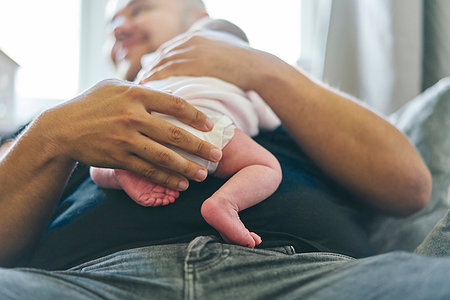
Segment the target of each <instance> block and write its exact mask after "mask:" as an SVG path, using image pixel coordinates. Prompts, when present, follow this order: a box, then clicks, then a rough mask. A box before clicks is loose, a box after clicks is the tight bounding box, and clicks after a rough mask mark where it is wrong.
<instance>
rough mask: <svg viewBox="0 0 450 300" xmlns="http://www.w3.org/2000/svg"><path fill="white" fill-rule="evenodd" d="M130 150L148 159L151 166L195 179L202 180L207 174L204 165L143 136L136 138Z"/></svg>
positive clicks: (149, 174)
mask: <svg viewBox="0 0 450 300" xmlns="http://www.w3.org/2000/svg"><path fill="white" fill-rule="evenodd" d="M131 152H133V153H134V154H135V155H136V156H138V157H140V158H142V159H144V160H145V161H148V162H149V163H151V164H152V165H153V166H157V167H158V168H163V169H166V170H170V171H175V172H177V173H180V174H181V175H183V176H186V177H188V178H190V179H193V180H196V181H203V180H204V179H205V178H206V176H207V172H208V171H207V170H206V169H205V168H204V167H202V166H199V165H197V164H196V163H194V162H192V161H190V160H188V159H186V158H184V157H182V156H181V155H180V154H178V153H176V152H175V151H173V150H171V149H169V148H167V147H165V146H163V145H161V144H159V143H157V142H154V141H152V140H151V139H149V138H147V137H144V136H141V137H140V138H138V139H136V141H135V143H134V147H133V148H132V149H131ZM152 172H156V170H155V169H153V170H152ZM143 175H145V176H147V177H151V176H152V174H151V173H150V172H147V174H143ZM150 179H152V178H150Z"/></svg>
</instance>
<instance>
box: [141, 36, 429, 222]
mask: <svg viewBox="0 0 450 300" xmlns="http://www.w3.org/2000/svg"><path fill="white" fill-rule="evenodd" d="M165 46H166V47H162V48H160V49H159V50H158V55H159V62H157V63H156V64H153V65H152V66H151V70H148V72H147V75H145V76H144V77H146V79H144V80H143V81H142V82H141V83H144V82H146V81H149V80H158V79H163V78H166V77H168V76H176V75H180V76H182V75H186V76H212V77H216V78H220V79H222V80H225V81H228V82H231V83H233V84H235V85H237V86H239V87H241V88H242V89H244V90H255V91H256V92H258V93H259V94H260V95H261V96H262V97H263V98H264V99H265V101H266V102H267V103H268V104H269V106H271V108H272V109H273V110H274V112H275V113H276V114H277V115H278V117H279V118H280V119H281V120H282V123H283V125H284V126H285V128H286V129H287V130H288V131H289V132H290V134H291V135H292V137H293V138H294V139H295V140H296V142H297V143H298V144H299V146H300V147H301V148H302V149H303V150H304V151H305V153H306V154H307V155H308V156H309V157H310V158H311V159H312V160H313V161H314V162H315V163H316V164H317V165H318V166H319V167H320V168H321V169H322V171H323V172H325V173H326V174H328V175H329V176H330V177H331V178H333V179H334V180H335V181H336V182H337V183H339V184H340V185H341V186H343V187H344V188H346V189H347V190H348V191H350V192H351V193H353V194H354V195H355V196H357V198H358V199H361V201H364V202H366V203H368V204H369V205H371V206H372V207H374V208H376V209H379V210H381V211H384V212H386V213H390V214H393V215H399V216H404V215H408V214H411V213H413V212H416V211H417V210H419V209H421V208H423V207H424V206H425V205H426V204H427V203H428V201H429V199H430V194H431V175H430V172H429V171H428V169H427V167H426V165H425V164H424V162H423V160H422V158H421V157H420V155H419V154H418V152H417V151H416V149H415V148H414V146H412V145H411V143H410V142H409V141H408V139H407V138H406V136H405V135H404V134H402V133H401V132H400V131H399V130H397V129H396V128H395V127H394V126H392V125H391V124H390V123H389V122H387V121H386V120H384V119H383V118H381V117H380V116H378V115H377V114H375V113H374V112H372V111H371V110H370V109H368V108H366V107H364V106H362V105H360V104H359V103H357V101H355V100H354V99H352V98H350V97H348V96H346V95H344V94H343V93H340V92H337V91H334V90H332V89H330V88H328V87H326V86H324V85H322V84H319V83H317V82H315V81H313V80H311V79H310V78H308V77H307V76H306V75H305V74H303V73H302V72H301V71H299V70H298V69H296V68H294V67H292V66H290V65H288V64H286V63H284V62H283V61H282V60H280V59H279V58H277V57H275V56H273V55H271V54H268V53H265V52H262V51H258V50H255V49H251V48H244V47H236V46H233V45H230V44H228V43H226V42H221V41H211V40H208V39H207V38H204V37H202V36H201V33H194V34H185V35H184V36H181V37H179V38H178V43H171V45H165ZM268 83H270V84H268Z"/></svg>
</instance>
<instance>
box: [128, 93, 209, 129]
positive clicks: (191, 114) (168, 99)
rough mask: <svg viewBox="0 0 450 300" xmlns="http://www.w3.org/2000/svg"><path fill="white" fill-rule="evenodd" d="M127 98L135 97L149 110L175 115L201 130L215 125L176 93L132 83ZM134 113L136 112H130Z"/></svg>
mask: <svg viewBox="0 0 450 300" xmlns="http://www.w3.org/2000/svg"><path fill="white" fill-rule="evenodd" d="M126 93H127V95H124V96H125V99H135V100H138V101H139V102H140V103H142V104H143V105H144V107H145V108H146V110H147V111H149V112H152V111H155V112H158V113H162V114H166V115H170V116H173V117H175V118H177V119H178V120H180V121H181V122H183V123H185V124H188V125H190V126H192V127H194V128H196V129H198V130H201V131H209V130H211V129H212V127H213V126H214V124H213V122H212V121H211V119H209V118H208V117H207V116H206V115H205V114H204V113H202V112H201V111H199V110H198V109H196V108H195V107H194V106H192V105H191V104H189V103H188V102H186V101H185V100H183V99H181V98H180V97H177V96H175V95H172V94H169V93H164V92H159V91H155V90H153V89H151V88H148V87H145V86H142V85H132V86H130V88H128V89H127V90H126ZM130 114H131V115H132V114H134V112H130Z"/></svg>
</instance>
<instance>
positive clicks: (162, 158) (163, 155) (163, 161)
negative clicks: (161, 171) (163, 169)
mask: <svg viewBox="0 0 450 300" xmlns="http://www.w3.org/2000/svg"><path fill="white" fill-rule="evenodd" d="M157 159H158V163H159V164H160V165H162V166H167V165H168V164H169V163H170V162H171V161H172V157H171V156H170V154H169V153H167V152H166V151H161V152H159V153H158V154H157Z"/></svg>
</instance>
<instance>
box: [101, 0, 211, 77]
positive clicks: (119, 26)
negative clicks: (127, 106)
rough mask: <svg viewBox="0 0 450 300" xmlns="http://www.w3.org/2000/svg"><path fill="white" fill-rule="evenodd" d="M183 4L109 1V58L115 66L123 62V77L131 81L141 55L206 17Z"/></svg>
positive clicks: (183, 0) (152, 0) (153, 0)
mask: <svg viewBox="0 0 450 300" xmlns="http://www.w3.org/2000/svg"><path fill="white" fill-rule="evenodd" d="M116 2H118V3H116ZM185 3H187V2H186V0H134V1H131V0H130V1H110V5H111V6H113V7H111V8H110V10H111V11H112V16H111V21H110V23H111V26H112V28H113V35H114V38H115V43H114V46H113V47H112V49H111V58H112V60H113V62H114V63H115V64H116V66H117V67H119V65H120V64H123V63H125V64H127V67H128V69H127V71H126V74H125V79H127V80H130V81H132V80H134V78H135V77H136V75H137V73H138V72H139V70H140V69H141V63H140V61H141V57H142V56H143V55H145V54H148V53H151V52H154V51H155V50H156V49H157V48H158V47H159V46H160V45H161V44H163V43H164V42H166V41H168V40H170V39H172V38H173V37H175V36H177V35H179V34H181V33H183V32H185V31H186V30H187V29H188V28H189V27H190V26H191V25H192V24H193V23H194V22H195V21H196V20H197V19H199V18H201V17H204V16H207V13H206V12H205V11H204V10H203V9H192V8H190V7H188V6H187V4H185Z"/></svg>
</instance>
